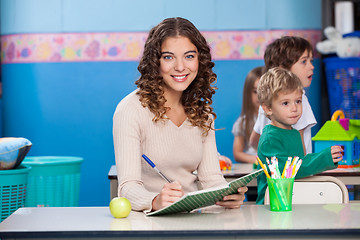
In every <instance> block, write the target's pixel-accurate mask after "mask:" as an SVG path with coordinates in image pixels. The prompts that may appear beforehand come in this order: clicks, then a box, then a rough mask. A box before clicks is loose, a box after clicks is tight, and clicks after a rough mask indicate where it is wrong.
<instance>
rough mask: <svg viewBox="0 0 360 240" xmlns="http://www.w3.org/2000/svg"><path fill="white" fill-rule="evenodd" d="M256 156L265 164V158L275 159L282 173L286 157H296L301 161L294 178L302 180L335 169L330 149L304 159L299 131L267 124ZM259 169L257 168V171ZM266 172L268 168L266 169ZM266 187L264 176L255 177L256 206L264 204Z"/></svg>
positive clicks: (335, 165) (311, 154) (308, 155)
mask: <svg viewBox="0 0 360 240" xmlns="http://www.w3.org/2000/svg"><path fill="white" fill-rule="evenodd" d="M258 156H259V158H260V160H261V161H262V162H263V163H264V165H265V164H266V157H267V158H268V159H269V160H270V158H271V157H273V156H275V157H277V159H278V161H279V170H280V173H282V171H283V169H284V166H285V163H286V160H287V159H288V157H295V156H298V157H299V158H301V159H302V160H303V162H302V164H301V167H300V169H299V171H298V173H297V175H296V177H295V178H303V177H307V176H311V175H314V174H318V173H320V172H323V171H325V170H329V169H334V168H337V163H334V162H333V160H332V156H331V148H330V147H328V148H326V149H324V150H322V151H321V152H318V153H310V154H307V155H306V156H305V157H304V149H303V145H302V141H301V136H300V133H299V131H297V130H296V129H292V130H287V129H283V128H278V127H275V126H273V125H271V124H268V125H266V126H265V127H264V129H263V133H262V134H261V136H260V140H259V145H258ZM260 168H261V167H260V166H258V169H260ZM268 172H269V173H270V171H269V168H268ZM266 187H267V181H266V176H265V174H261V175H259V176H258V177H257V188H258V197H257V199H256V203H257V204H264V196H265V191H266Z"/></svg>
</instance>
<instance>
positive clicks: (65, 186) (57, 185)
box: [23, 156, 83, 207]
mask: <svg viewBox="0 0 360 240" xmlns="http://www.w3.org/2000/svg"><path fill="white" fill-rule="evenodd" d="M82 162H83V158H80V157H68V156H42V157H26V158H25V159H24V161H23V163H24V164H26V165H28V166H31V171H30V173H29V178H28V191H27V196H26V201H25V207H77V206H79V191H80V168H81V163H82Z"/></svg>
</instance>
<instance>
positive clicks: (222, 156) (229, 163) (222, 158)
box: [219, 155, 232, 167]
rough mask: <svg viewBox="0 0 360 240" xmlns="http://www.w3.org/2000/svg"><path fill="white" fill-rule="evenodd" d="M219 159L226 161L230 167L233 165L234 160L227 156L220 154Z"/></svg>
mask: <svg viewBox="0 0 360 240" xmlns="http://www.w3.org/2000/svg"><path fill="white" fill-rule="evenodd" d="M219 160H220V161H224V162H225V163H226V165H227V166H229V167H231V165H232V161H231V160H230V158H228V157H227V156H224V155H219Z"/></svg>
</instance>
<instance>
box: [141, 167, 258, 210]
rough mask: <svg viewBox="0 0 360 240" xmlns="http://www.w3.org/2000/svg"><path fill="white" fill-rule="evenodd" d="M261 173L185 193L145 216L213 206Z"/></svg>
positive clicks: (256, 172)
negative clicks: (169, 203)
mask: <svg viewBox="0 0 360 240" xmlns="http://www.w3.org/2000/svg"><path fill="white" fill-rule="evenodd" d="M263 171H264V170H263V169H260V170H257V171H255V172H252V173H249V174H248V175H246V176H243V177H241V178H237V179H235V180H233V181H231V182H229V183H228V184H227V185H225V186H218V187H214V188H208V189H204V190H200V191H195V192H190V193H187V194H185V195H184V196H183V197H182V198H180V199H179V200H178V201H176V202H174V203H173V204H171V205H169V206H167V207H165V208H162V209H159V210H157V211H155V212H149V213H147V216H158V215H165V214H172V213H180V212H190V211H192V210H194V209H197V208H202V207H207V206H210V205H213V204H215V203H216V202H217V201H219V200H221V199H222V198H223V197H224V196H227V195H230V194H234V193H236V192H237V189H238V188H239V187H243V186H246V185H247V184H248V183H249V182H250V181H251V180H253V179H254V178H256V177H257V176H258V175H260V174H261V173H262V172H263Z"/></svg>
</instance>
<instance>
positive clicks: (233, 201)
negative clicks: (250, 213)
mask: <svg viewBox="0 0 360 240" xmlns="http://www.w3.org/2000/svg"><path fill="white" fill-rule="evenodd" d="M247 190H248V188H247V187H241V188H239V189H238V193H235V194H231V195H228V196H225V197H224V198H223V201H219V202H217V203H216V205H219V206H223V207H225V208H240V206H241V205H242V204H243V203H244V200H245V193H246V192H247Z"/></svg>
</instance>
